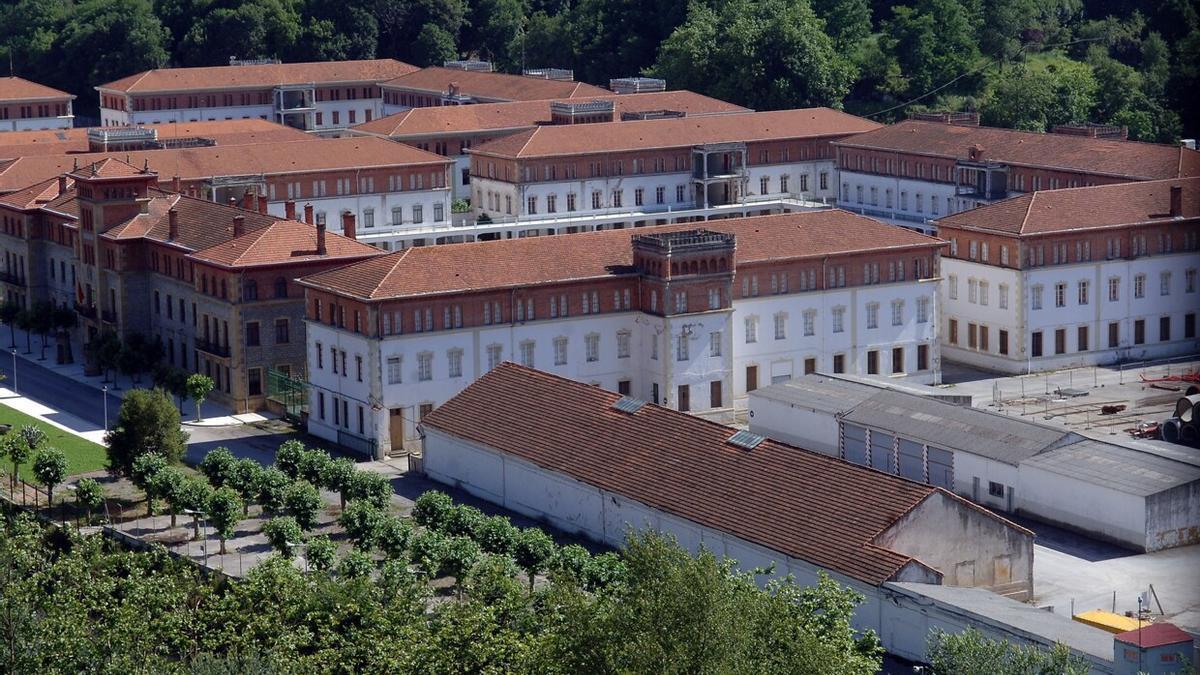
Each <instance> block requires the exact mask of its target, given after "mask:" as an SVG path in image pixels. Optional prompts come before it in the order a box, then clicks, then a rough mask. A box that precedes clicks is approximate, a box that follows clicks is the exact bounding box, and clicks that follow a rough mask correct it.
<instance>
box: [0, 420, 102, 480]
mask: <svg viewBox="0 0 1200 675" xmlns="http://www.w3.org/2000/svg"><path fill="white" fill-rule="evenodd" d="M0 424H11V425H12V427H13V431H12V433H15V432H16V430H17V429H19V428H21V427H23V426H25V425H26V424H33V425H35V426H39V427H41V428H42V431H45V432H46V436H47V441H46V445H49V446H53V447H56V448H58V449H59V450H62V451H63V453H65V454H66V455H67V475H68V476H74V475H76V474H80V473H87V472H88V471H95V470H96V469H103V468H104V466H105V463H106V462H107V460H108V457H107V455H106V454H105V452H104V446H103V445H97V444H95V443H93V442H91V441H88V440H85V439H82V438H80V437H78V436H76V435H75V434H72V433H70V432H67V431H63V430H62V429H59V428H58V427H55V426H52V425H49V424H46V423H45V422H42V421H40V420H37V419H35V418H33V417H30V416H29V415H26V414H25V413H22V412H20V411H17V410H13V409H12V408H10V407H8V406H6V405H4V404H0ZM0 467H2V468H3V470H4V473H5V474H6V475H7V474H8V473H9V472H10V471H12V462H11V460H9V459H8V458H7V457H4V458H0ZM21 478H24V479H25V480H27V481H30V482H33V480H34V479H33V458H32V457H31V458H30V459H29V461H28V462H26V463H25V464H22V465H21Z"/></svg>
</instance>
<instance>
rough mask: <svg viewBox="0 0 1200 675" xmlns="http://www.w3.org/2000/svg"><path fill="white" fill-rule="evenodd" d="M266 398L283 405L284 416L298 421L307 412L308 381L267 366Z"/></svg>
mask: <svg viewBox="0 0 1200 675" xmlns="http://www.w3.org/2000/svg"><path fill="white" fill-rule="evenodd" d="M267 398H269V399H271V400H272V401H275V402H277V403H278V404H279V405H281V406H282V407H283V415H284V417H286V418H287V419H288V420H290V421H292V422H299V421H301V417H302V415H304V414H305V413H307V412H308V383H307V382H305V381H304V380H298V379H296V378H294V377H290V376H288V375H286V374H284V373H282V372H280V371H278V370H275V369H274V368H269V369H267Z"/></svg>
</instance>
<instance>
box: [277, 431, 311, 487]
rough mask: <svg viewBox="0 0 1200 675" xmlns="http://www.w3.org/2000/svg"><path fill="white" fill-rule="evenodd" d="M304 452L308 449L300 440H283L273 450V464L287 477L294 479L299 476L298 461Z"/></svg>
mask: <svg viewBox="0 0 1200 675" xmlns="http://www.w3.org/2000/svg"><path fill="white" fill-rule="evenodd" d="M306 452H308V451H307V450H306V449H305V447H304V444H303V443H301V442H300V441H295V440H292V441H284V442H283V444H282V445H280V446H279V449H278V450H276V451H275V466H277V467H279V470H280V471H282V472H283V473H284V474H285V475H287V477H288V478H291V479H292V480H296V479H297V478H299V477H300V462H301V460H302V459H303V457H304V453H306Z"/></svg>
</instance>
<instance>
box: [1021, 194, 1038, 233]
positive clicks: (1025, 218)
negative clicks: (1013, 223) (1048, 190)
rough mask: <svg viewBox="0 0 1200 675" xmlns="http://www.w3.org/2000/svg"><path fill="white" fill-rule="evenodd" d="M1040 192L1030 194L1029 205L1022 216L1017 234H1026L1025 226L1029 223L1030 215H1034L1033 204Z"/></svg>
mask: <svg viewBox="0 0 1200 675" xmlns="http://www.w3.org/2000/svg"><path fill="white" fill-rule="evenodd" d="M1038 192H1039V190H1035V191H1033V192H1031V193H1029V203H1028V204H1026V205H1025V215H1024V216H1021V226H1020V227H1019V228H1017V232H1024V231H1025V226H1026V225H1027V224H1028V223H1029V214H1031V213H1033V202H1034V200H1036V199H1037V196H1038Z"/></svg>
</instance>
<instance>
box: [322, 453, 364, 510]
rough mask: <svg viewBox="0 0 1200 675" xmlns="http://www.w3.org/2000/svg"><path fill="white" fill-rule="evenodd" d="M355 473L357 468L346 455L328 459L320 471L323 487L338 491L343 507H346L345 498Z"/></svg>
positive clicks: (348, 493) (348, 494)
mask: <svg viewBox="0 0 1200 675" xmlns="http://www.w3.org/2000/svg"><path fill="white" fill-rule="evenodd" d="M357 473H358V468H357V467H355V466H354V460H352V459H349V458H346V457H342V458H341V459H335V460H332V461H330V462H329V463H328V464H326V465H325V468H324V469H323V470H322V471H321V485H324V486H325V489H326V490H329V491H330V492H336V493H338V496H339V497H340V498H341V507H342V508H343V509H345V508H346V500H347V499H348V498H349V496H350V489H351V487H352V486H353V485H354V477H355V474H357Z"/></svg>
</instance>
